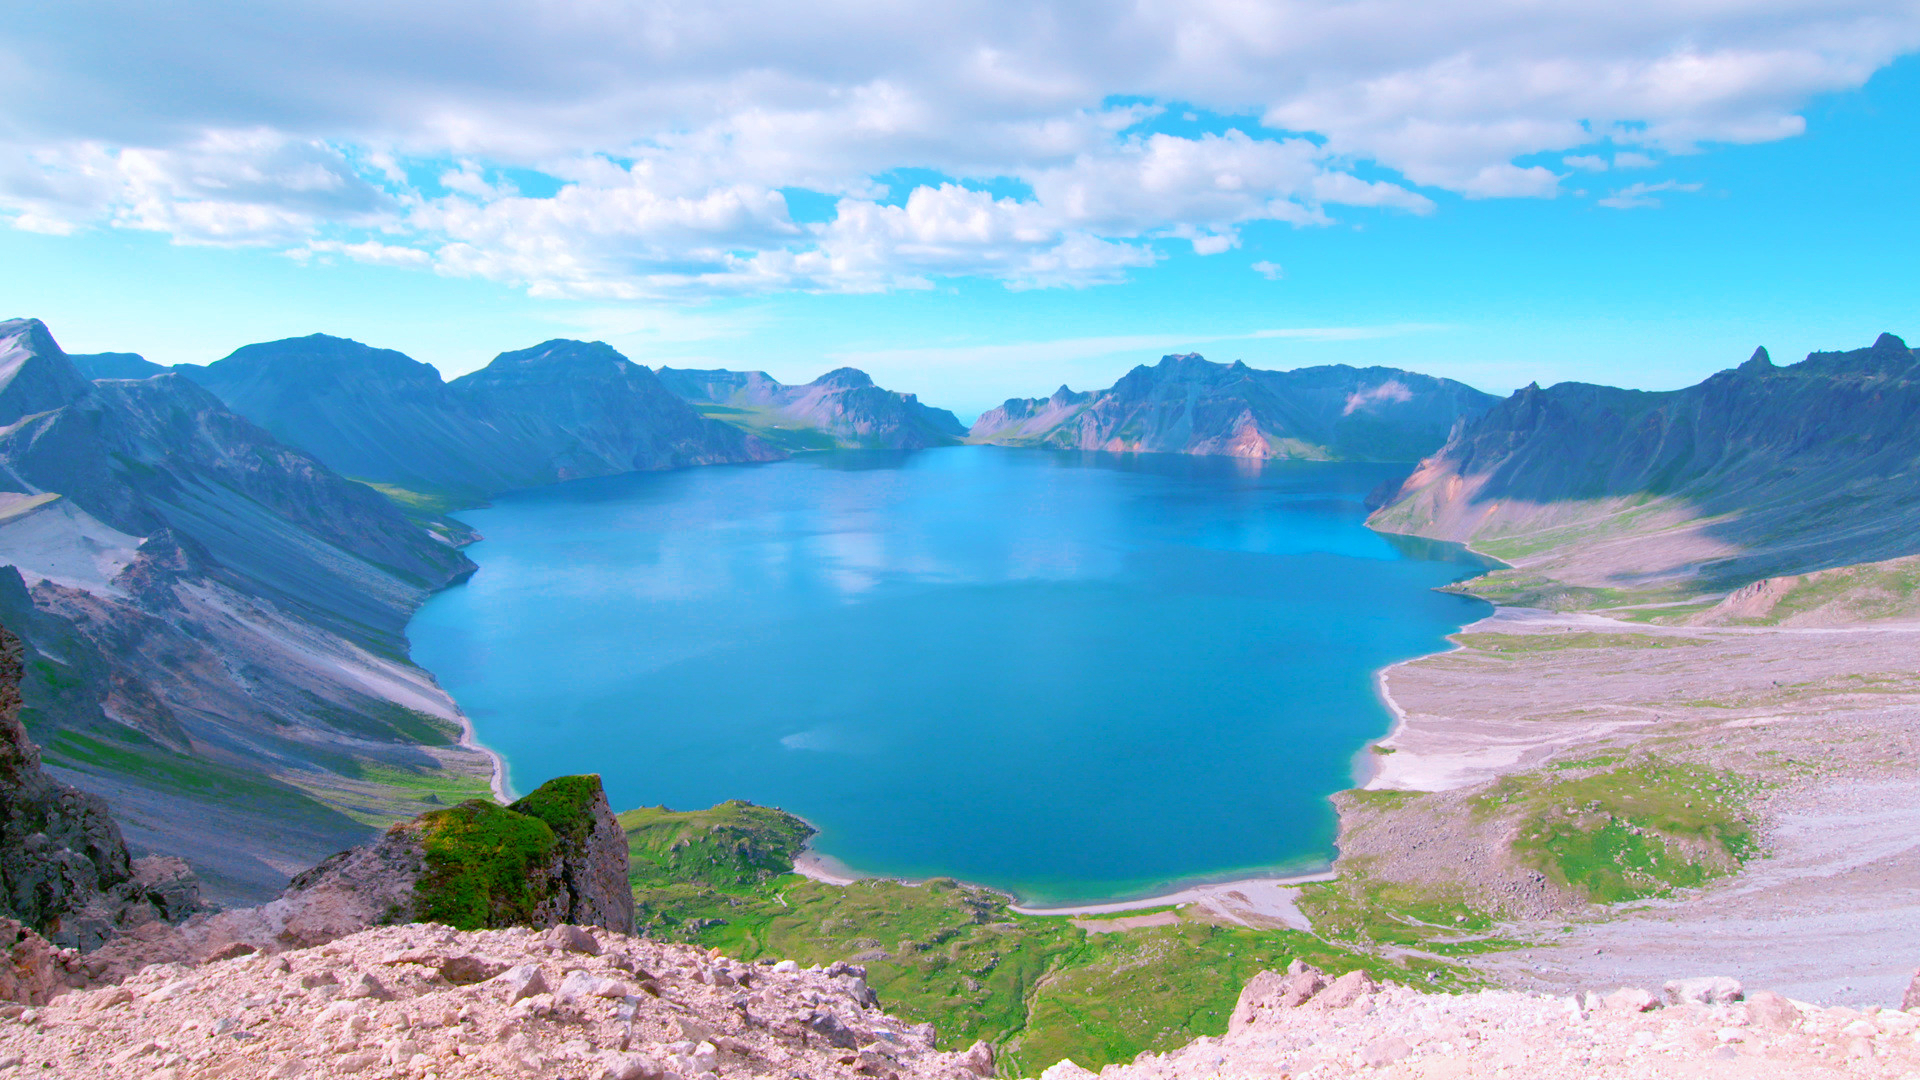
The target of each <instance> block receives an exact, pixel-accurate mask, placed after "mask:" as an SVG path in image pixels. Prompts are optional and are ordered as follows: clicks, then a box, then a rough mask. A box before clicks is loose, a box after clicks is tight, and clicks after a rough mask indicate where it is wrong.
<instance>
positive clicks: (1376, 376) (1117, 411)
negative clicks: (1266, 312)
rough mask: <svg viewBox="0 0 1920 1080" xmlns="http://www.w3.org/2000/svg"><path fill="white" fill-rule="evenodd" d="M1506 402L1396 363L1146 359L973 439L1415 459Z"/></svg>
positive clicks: (1006, 413) (1018, 410) (976, 431)
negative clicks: (1111, 379) (1255, 364)
mask: <svg viewBox="0 0 1920 1080" xmlns="http://www.w3.org/2000/svg"><path fill="white" fill-rule="evenodd" d="M1497 400H1499V399H1497V398H1495V397H1493V396H1492V395H1490V394H1483V393H1481V392H1480V391H1478V390H1475V389H1474V388H1472V387H1470V386H1467V385H1465V384H1463V383H1457V382H1454V381H1453V380H1451V379H1436V378H1434V377H1432V376H1430V375H1418V374H1415V373H1413V372H1410V371H1401V370H1399V369H1397V368H1378V367H1376V368H1351V367H1344V366H1335V367H1313V368H1301V369H1299V370H1297V371H1263V370H1260V369H1258V368H1250V367H1248V366H1247V365H1246V364H1244V363H1240V362H1238V361H1236V362H1234V363H1232V364H1216V363H1212V362H1210V361H1208V360H1207V359H1205V358H1204V357H1201V356H1199V355H1197V354H1193V353H1187V354H1183V355H1176V356H1166V357H1162V358H1161V360H1160V362H1159V363H1158V364H1156V365H1154V366H1153V367H1147V366H1145V365H1142V366H1140V367H1136V368H1134V369H1133V370H1132V371H1130V372H1128V373H1127V374H1126V375H1125V376H1123V377H1122V378H1121V379H1120V381H1119V382H1116V383H1114V384H1113V386H1112V387H1111V388H1110V389H1107V390H1102V391H1098V392H1093V393H1077V394H1076V393H1074V392H1073V391H1072V390H1069V389H1067V388H1066V387H1064V386H1062V387H1061V388H1060V389H1058V390H1056V391H1054V393H1053V396H1051V397H1045V398H1013V399H1010V400H1009V401H1007V403H1006V404H1004V405H1002V406H1000V407H999V408H997V409H993V410H990V411H989V412H986V413H984V414H982V415H981V417H980V419H979V420H977V421H975V422H974V425H973V430H972V432H971V433H970V437H971V439H972V440H973V441H974V442H984V443H997V444H1000V445H1006V446H1051V447H1060V448H1063V449H1076V450H1113V451H1138V452H1151V453H1173V454H1220V455H1229V456H1232V457H1243V458H1305V459H1310V460H1342V461H1415V460H1418V459H1419V458H1421V457H1423V456H1425V455H1427V454H1430V453H1432V452H1433V451H1434V450H1435V449H1438V448H1439V446H1440V445H1441V444H1442V443H1444V442H1445V441H1446V439H1447V435H1448V433H1449V432H1451V431H1452V430H1453V428H1454V426H1455V425H1456V424H1458V423H1459V422H1460V421H1462V420H1466V419H1469V418H1472V417H1475V416H1478V415H1480V414H1481V413H1483V412H1485V411H1486V410H1487V409H1488V408H1489V407H1491V406H1492V405H1493V404H1494V402H1496V401H1497Z"/></svg>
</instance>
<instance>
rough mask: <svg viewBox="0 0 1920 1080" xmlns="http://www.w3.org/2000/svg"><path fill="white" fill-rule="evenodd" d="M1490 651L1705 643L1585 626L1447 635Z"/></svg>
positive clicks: (1512, 652) (1669, 646) (1510, 653)
mask: <svg viewBox="0 0 1920 1080" xmlns="http://www.w3.org/2000/svg"><path fill="white" fill-rule="evenodd" d="M1450 640H1452V641H1456V642H1459V643H1460V644H1461V645H1464V646H1466V647H1467V648H1469V649H1477V650H1479V651H1480V652H1484V653H1491V654H1494V655H1506V656H1513V655H1519V654H1523V653H1542V652H1559V651H1561V650H1563V649H1672V648H1676V647H1678V646H1681V645H1705V644H1707V642H1706V641H1704V640H1702V639H1700V638H1689V637H1679V636H1677V635H1665V634H1600V633H1594V632H1591V631H1586V630H1575V631H1571V632H1567V633H1548V634H1455V635H1453V637H1452V638H1451V639H1450Z"/></svg>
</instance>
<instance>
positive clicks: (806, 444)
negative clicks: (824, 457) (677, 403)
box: [691, 402, 840, 454]
mask: <svg viewBox="0 0 1920 1080" xmlns="http://www.w3.org/2000/svg"><path fill="white" fill-rule="evenodd" d="M691 404H692V405H693V407H694V408H695V409H696V410H698V411H699V413H700V415H701V416H704V417H706V418H707V419H709V420H718V421H720V422H722V423H726V424H732V425H733V426H734V427H737V428H740V429H741V430H743V431H746V432H748V433H750V434H754V435H758V436H760V437H761V438H762V439H765V440H766V441H768V442H770V443H772V444H773V445H775V446H777V447H779V448H780V449H782V450H785V451H787V452H788V453H790V454H791V453H799V452H801V451H804V450H836V449H839V447H840V443H839V441H838V440H836V439H835V438H834V437H833V436H832V435H830V434H828V433H827V432H824V431H821V430H820V429H819V428H817V427H814V426H812V425H811V424H804V423H801V422H800V421H798V420H794V419H791V418H789V417H785V416H782V415H780V414H779V413H778V412H776V411H774V410H772V409H756V408H750V407H741V406H736V405H715V404H708V403H703V402H693V403H691Z"/></svg>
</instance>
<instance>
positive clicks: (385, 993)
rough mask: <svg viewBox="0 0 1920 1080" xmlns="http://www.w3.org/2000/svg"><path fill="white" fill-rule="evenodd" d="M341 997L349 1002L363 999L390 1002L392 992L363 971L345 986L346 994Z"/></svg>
mask: <svg viewBox="0 0 1920 1080" xmlns="http://www.w3.org/2000/svg"><path fill="white" fill-rule="evenodd" d="M342 996H343V997H345V998H347V999H348V1000H349V1001H357V1000H360V999H363V998H364V999H367V1000H371V1001H392V1000H393V991H391V990H388V989H387V988H386V987H385V986H384V985H382V984H381V982H380V980H379V979H376V978H374V977H373V975H372V974H371V973H370V972H365V971H363V972H361V973H360V976H359V977H358V978H356V979H354V980H353V981H352V982H350V983H348V984H347V990H346V993H345V994H343V995H342Z"/></svg>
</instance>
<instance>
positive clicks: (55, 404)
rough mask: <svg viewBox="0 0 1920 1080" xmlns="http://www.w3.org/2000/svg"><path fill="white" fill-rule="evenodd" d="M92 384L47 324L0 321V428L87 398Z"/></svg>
mask: <svg viewBox="0 0 1920 1080" xmlns="http://www.w3.org/2000/svg"><path fill="white" fill-rule="evenodd" d="M92 385H93V384H92V383H90V382H88V381H87V377H86V376H84V375H82V374H80V371H79V369H78V368H75V367H74V366H73V361H71V360H68V359H67V354H66V353H65V352H63V351H62V350H61V348H60V344H59V343H58V342H56V341H54V340H53V334H52V332H50V331H49V330H48V329H47V324H46V323H43V322H41V321H40V320H39V319H8V320H6V321H5V322H0V425H3V424H13V423H16V422H18V421H19V420H20V419H21V418H22V417H26V416H32V415H34V414H35V413H43V412H48V411H51V410H53V409H59V408H63V407H65V406H67V405H70V404H72V403H73V402H75V401H78V400H80V399H81V398H83V397H85V396H87V394H88V393H89V392H90V391H91V390H92Z"/></svg>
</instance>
